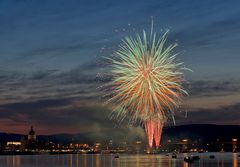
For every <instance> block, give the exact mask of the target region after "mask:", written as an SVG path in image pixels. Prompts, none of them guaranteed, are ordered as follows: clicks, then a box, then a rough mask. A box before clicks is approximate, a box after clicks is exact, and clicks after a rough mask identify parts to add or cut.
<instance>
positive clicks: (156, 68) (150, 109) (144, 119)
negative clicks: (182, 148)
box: [108, 24, 187, 148]
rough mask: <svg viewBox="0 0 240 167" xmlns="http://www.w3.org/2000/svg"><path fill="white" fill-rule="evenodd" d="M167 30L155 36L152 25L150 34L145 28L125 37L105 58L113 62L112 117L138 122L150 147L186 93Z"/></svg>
mask: <svg viewBox="0 0 240 167" xmlns="http://www.w3.org/2000/svg"><path fill="white" fill-rule="evenodd" d="M166 40H167V32H166V33H164V34H163V35H162V36H160V37H157V34H156V33H155V32H154V30H153V24H152V27H151V32H150V35H149V37H147V34H146V32H145V31H143V35H142V36H140V35H138V34H137V35H136V37H135V38H132V37H126V38H125V39H123V41H122V44H120V46H119V49H118V50H116V51H115V53H114V55H113V57H112V58H108V59H109V60H110V61H111V65H112V70H111V74H112V81H111V86H112V97H111V98H110V99H109V102H111V103H113V104H114V106H115V108H114V110H113V114H114V116H115V117H116V118H117V119H119V120H123V119H124V118H126V117H130V119H131V121H132V122H138V121H140V122H141V123H142V124H143V125H144V126H145V130H146V134H147V140H148V145H149V147H150V148H151V147H152V146H153V143H154V142H155V146H156V147H157V148H158V147H159V145H160V140H161V134H162V129H163V126H164V124H165V123H166V121H168V120H169V118H172V119H173V121H174V122H175V120H174V110H175V109H176V108H177V107H178V106H179V104H180V102H181V99H182V96H183V95H184V94H187V92H186V91H185V90H184V88H183V87H182V83H183V81H184V78H183V73H182V71H183V69H184V68H183V63H182V62H178V61H177V60H176V56H177V54H173V49H174V48H175V47H176V46H177V44H169V45H168V46H166Z"/></svg>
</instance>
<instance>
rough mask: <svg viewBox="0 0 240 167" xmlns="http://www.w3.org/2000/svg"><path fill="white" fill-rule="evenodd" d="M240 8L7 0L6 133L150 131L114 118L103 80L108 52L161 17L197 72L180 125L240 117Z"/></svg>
mask: <svg viewBox="0 0 240 167" xmlns="http://www.w3.org/2000/svg"><path fill="white" fill-rule="evenodd" d="M239 9H240V1H238V0H235V1H234V0H230V1H226V0H204V1H200V0H181V1H179V0H171V1H169V0H150V1H143V0H142V1H141V0H134V1H129V0H121V1H113V0H104V1H103V0H102V1H100V0H88V1H82V0H80V1H79V0H76V1H73V0H67V1H66V0H41V1H37V0H15V1H13V0H0V58H1V59H0V132H12V133H23V134H24V133H27V132H28V130H29V127H30V126H31V125H33V126H34V127H35V129H36V131H37V133H38V134H56V133H91V134H101V133H108V134H111V133H112V132H113V131H115V132H116V131H118V130H119V135H121V134H120V133H129V134H139V135H144V133H143V130H142V128H140V127H130V126H126V125H118V124H116V122H115V121H114V120H109V118H108V115H109V113H110V108H109V107H108V106H105V105H104V104H103V102H104V100H103V99H102V96H103V93H102V91H101V89H99V87H100V86H101V85H102V84H103V83H104V82H105V81H104V79H103V80H102V77H103V78H104V74H105V72H106V71H107V68H106V64H105V62H104V60H103V58H102V57H103V56H110V54H111V53H112V51H113V50H114V49H116V48H117V46H118V44H119V43H120V42H121V39H122V38H123V37H124V36H128V35H130V36H131V35H134V34H135V33H141V31H142V29H145V30H147V31H148V30H149V29H150V23H151V18H153V19H154V23H155V30H156V31H157V32H159V33H161V32H162V31H165V30H169V31H170V32H169V41H170V42H175V41H177V43H178V44H179V46H178V48H177V49H176V52H180V55H179V57H178V58H179V59H180V60H182V61H183V62H185V65H186V67H188V68H190V69H191V70H193V72H188V71H187V72H186V79H187V81H188V83H187V84H186V89H187V90H188V91H189V94H190V95H189V97H186V98H184V104H183V107H182V109H181V111H177V116H176V123H177V125H181V124H206V123H211V124H233V125H237V124H238V125H240V55H239V53H240V45H239V44H240V10H239ZM186 111H187V114H186ZM186 115H187V117H186ZM170 125H171V124H170Z"/></svg>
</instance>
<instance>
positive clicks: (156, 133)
mask: <svg viewBox="0 0 240 167" xmlns="http://www.w3.org/2000/svg"><path fill="white" fill-rule="evenodd" d="M162 129H163V124H162V122H161V121H160V120H148V121H146V122H145V130H146V135H147V140H148V146H149V148H152V147H153V143H154V142H155V146H156V148H159V146H160V141H161V136H162Z"/></svg>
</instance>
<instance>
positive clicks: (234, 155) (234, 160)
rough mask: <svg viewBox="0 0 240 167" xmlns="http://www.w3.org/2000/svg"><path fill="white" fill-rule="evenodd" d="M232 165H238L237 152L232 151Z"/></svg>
mask: <svg viewBox="0 0 240 167" xmlns="http://www.w3.org/2000/svg"><path fill="white" fill-rule="evenodd" d="M232 164H233V167H238V155H237V153H233V162H232Z"/></svg>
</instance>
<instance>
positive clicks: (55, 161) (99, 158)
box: [0, 153, 240, 167]
mask: <svg viewBox="0 0 240 167" xmlns="http://www.w3.org/2000/svg"><path fill="white" fill-rule="evenodd" d="M211 154H214V155H215V157H216V158H215V159H210V158H209V155H211ZM211 154H210V153H209V154H199V156H200V161H195V162H194V163H193V164H188V163H186V162H184V161H183V158H184V156H189V155H187V154H179V155H177V158H176V159H172V157H171V156H165V155H120V158H115V156H114V155H111V154H106V155H101V154H92V155H87V154H72V155H71V154H69V155H32V156H31V155H25V156H0V167H192V166H194V167H238V166H239V165H238V163H239V161H238V158H239V157H238V154H237V153H211ZM239 167H240V166H239Z"/></svg>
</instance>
